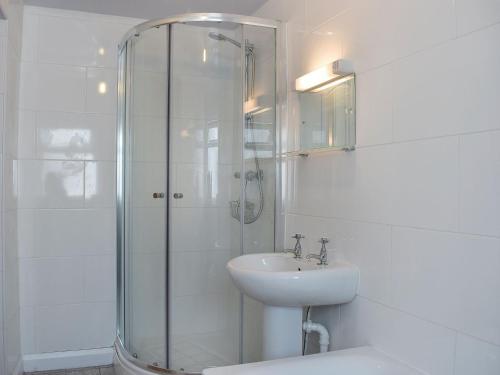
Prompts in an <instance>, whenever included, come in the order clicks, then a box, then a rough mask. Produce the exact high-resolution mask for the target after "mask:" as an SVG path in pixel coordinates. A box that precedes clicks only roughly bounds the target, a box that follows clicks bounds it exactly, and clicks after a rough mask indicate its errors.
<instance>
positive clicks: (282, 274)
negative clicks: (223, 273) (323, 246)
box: [227, 253, 359, 307]
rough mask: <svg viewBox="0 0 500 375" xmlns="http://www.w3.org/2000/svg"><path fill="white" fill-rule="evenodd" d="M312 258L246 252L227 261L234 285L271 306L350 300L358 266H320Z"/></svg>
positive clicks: (313, 304)
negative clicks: (246, 253)
mask: <svg viewBox="0 0 500 375" xmlns="http://www.w3.org/2000/svg"><path fill="white" fill-rule="evenodd" d="M317 263H318V261H317V260H315V259H311V260H307V259H295V258H294V257H293V255H291V254H284V253H269V254H267V253H266V254H250V255H243V256H240V257H237V258H234V259H232V260H230V261H229V263H228V264H227V269H228V270H229V273H230V274H231V278H232V279H233V281H234V283H235V284H236V286H238V288H239V289H240V290H241V291H242V292H243V293H245V294H246V295H248V296H249V297H252V298H254V299H256V300H259V301H261V302H263V303H264V304H266V305H271V306H288V307H301V306H319V305H336V304H340V303H346V302H350V301H352V299H353V298H354V296H355V295H356V289H357V286H358V278H359V272H358V268H357V267H356V266H354V265H352V264H350V263H347V262H339V261H332V262H329V263H328V265H324V266H320V265H318V264H317Z"/></svg>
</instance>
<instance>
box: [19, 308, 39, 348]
mask: <svg viewBox="0 0 500 375" xmlns="http://www.w3.org/2000/svg"><path fill="white" fill-rule="evenodd" d="M21 345H22V352H23V354H32V353H36V349H35V308H34V307H33V306H26V307H23V308H21Z"/></svg>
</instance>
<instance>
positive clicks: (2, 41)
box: [0, 37, 7, 93]
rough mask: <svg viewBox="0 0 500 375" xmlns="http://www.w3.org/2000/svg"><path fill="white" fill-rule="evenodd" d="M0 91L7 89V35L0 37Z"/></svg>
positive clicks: (3, 91)
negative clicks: (0, 63)
mask: <svg viewBox="0 0 500 375" xmlns="http://www.w3.org/2000/svg"><path fill="white" fill-rule="evenodd" d="M0 61H1V62H2V65H1V66H0V93H5V92H6V91H7V88H6V85H7V77H6V75H7V37H0Z"/></svg>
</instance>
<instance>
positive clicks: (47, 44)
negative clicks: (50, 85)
mask: <svg viewBox="0 0 500 375" xmlns="http://www.w3.org/2000/svg"><path fill="white" fill-rule="evenodd" d="M38 17H39V25H38V49H39V53H38V54H39V61H40V62H46V63H56V64H67V65H78V66H110V67H115V66H116V61H117V60H116V46H117V45H118V43H119V41H120V39H121V37H122V36H123V35H124V34H125V32H126V31H127V30H128V29H129V28H130V25H127V24H121V23H114V22H102V21H98V20H95V19H94V20H92V19H75V18H74V17H61V16H60V15H57V16H55V17H52V16H49V15H40V16H38ZM61 30H64V31H65V32H63V33H62V32H61Z"/></svg>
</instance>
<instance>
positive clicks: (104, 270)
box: [83, 254, 116, 302]
mask: <svg viewBox="0 0 500 375" xmlns="http://www.w3.org/2000/svg"><path fill="white" fill-rule="evenodd" d="M83 261H84V263H85V265H84V278H85V279H84V298H85V300H86V301H88V302H97V301H104V302H106V301H114V300H115V298H116V257H115V255H114V254H112V255H101V256H89V257H85V258H84V260H83Z"/></svg>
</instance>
